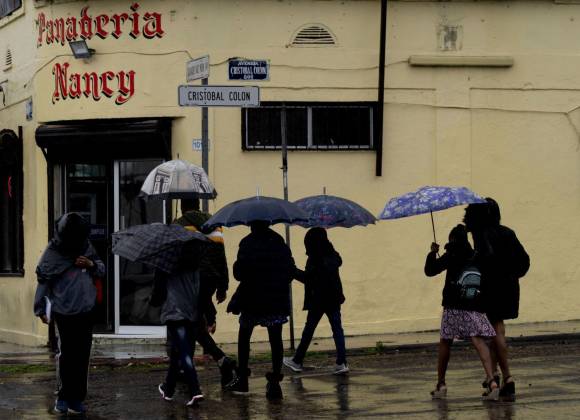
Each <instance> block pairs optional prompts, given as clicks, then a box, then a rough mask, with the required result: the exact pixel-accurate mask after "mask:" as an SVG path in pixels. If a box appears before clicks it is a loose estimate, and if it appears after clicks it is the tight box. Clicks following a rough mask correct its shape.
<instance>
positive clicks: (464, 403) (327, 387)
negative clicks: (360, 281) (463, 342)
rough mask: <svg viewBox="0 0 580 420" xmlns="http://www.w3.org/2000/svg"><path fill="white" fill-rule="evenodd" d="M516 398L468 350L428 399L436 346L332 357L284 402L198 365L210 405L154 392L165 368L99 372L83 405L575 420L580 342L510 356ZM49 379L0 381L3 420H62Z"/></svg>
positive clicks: (216, 414) (162, 414)
mask: <svg viewBox="0 0 580 420" xmlns="http://www.w3.org/2000/svg"><path fill="white" fill-rule="evenodd" d="M512 357H513V370H514V373H515V375H516V381H517V391H518V399H517V401H516V402H514V403H507V402H506V403H501V402H500V403H488V402H482V401H481V400H480V398H479V397H480V395H481V391H482V389H481V385H480V383H481V380H482V379H483V375H482V369H481V367H480V364H479V361H478V360H477V357H476V355H475V354H474V352H473V351H472V350H471V349H470V348H466V347H462V348H457V349H454V353H452V359H451V365H450V371H449V375H448V378H447V384H448V387H449V392H448V398H447V399H446V400H441V401H432V400H431V399H430V397H429V391H430V390H431V389H432V387H433V386H434V384H435V372H434V370H435V362H436V350H435V348H427V349H423V350H415V351H409V352H400V353H393V354H385V355H367V356H357V357H351V358H350V364H351V368H352V372H351V373H350V374H349V375H348V376H333V375H331V374H330V368H331V366H332V363H333V360H332V359H331V358H323V359H316V366H315V367H314V368H311V369H308V370H305V371H304V372H302V373H301V374H291V373H288V372H286V377H285V379H284V381H283V382H282V389H283V392H284V400H283V401H280V402H268V401H267V400H266V399H265V386H266V380H265V378H264V373H265V371H266V370H267V369H268V365H267V364H262V365H258V366H253V372H254V374H253V376H252V377H251V378H250V391H251V392H250V395H248V396H237V395H231V394H228V393H223V392H222V391H221V389H220V387H219V373H218V370H217V369H216V367H215V366H214V365H212V364H207V365H202V366H199V371H200V379H201V385H202V388H203V390H204V393H205V395H206V400H205V401H204V402H203V403H202V404H201V406H200V407H197V408H193V409H191V408H186V407H185V405H184V402H185V399H186V395H185V388H184V387H180V388H178V392H177V394H176V398H175V400H174V401H173V402H172V403H167V402H164V401H162V400H161V399H160V398H159V395H158V394H157V389H156V385H157V384H158V383H159V382H160V381H161V380H162V379H163V376H164V367H163V366H155V367H129V368H119V367H117V368H110V367H100V368H99V369H94V370H93V371H92V372H91V379H90V390H89V398H88V400H87V405H88V406H89V409H90V415H89V416H88V418H91V419H182V418H187V419H214V418H224V419H267V418H270V419H297V418H337V419H347V418H353V419H354V418H356V419H361V418H363V419H364V418H393V419H398V418H403V419H438V420H448V419H449V420H451V419H478V420H479V419H482V420H500V419H501V420H512V419H526V420H527V419H568V418H570V419H572V418H578V417H579V416H580V415H579V413H580V380H579V378H578V372H579V371H580V344H574V343H572V344H570V343H536V344H531V345H528V346H526V347H520V346H518V347H516V348H514V349H512ZM53 390H54V378H53V374H52V373H42V374H20V375H16V376H14V375H12V376H11V375H7V374H0V418H1V419H11V418H29V419H45V418H52V419H54V418H58V417H57V416H55V415H54V414H52V413H51V411H50V409H51V407H52V404H53V401H54V396H53Z"/></svg>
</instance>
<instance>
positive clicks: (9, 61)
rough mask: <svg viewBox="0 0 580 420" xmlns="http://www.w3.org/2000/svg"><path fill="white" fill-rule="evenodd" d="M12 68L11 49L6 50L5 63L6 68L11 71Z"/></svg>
mask: <svg viewBox="0 0 580 420" xmlns="http://www.w3.org/2000/svg"><path fill="white" fill-rule="evenodd" d="M10 67H12V51H10V48H8V49H6V60H5V61H4V68H6V69H9V68H10Z"/></svg>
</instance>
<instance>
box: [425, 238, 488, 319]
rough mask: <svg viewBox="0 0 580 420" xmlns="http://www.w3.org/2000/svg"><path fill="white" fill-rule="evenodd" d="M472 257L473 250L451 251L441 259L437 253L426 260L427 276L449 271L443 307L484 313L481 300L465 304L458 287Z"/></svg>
mask: <svg viewBox="0 0 580 420" xmlns="http://www.w3.org/2000/svg"><path fill="white" fill-rule="evenodd" d="M472 257H473V251H472V250H471V249H464V250H453V249H450V250H447V252H445V253H444V254H443V255H442V256H441V257H437V253H436V252H430V253H429V254H427V259H426V260H425V275H427V276H429V277H433V276H436V275H437V274H440V273H442V272H443V271H445V270H447V272H446V273H445V286H444V287H443V302H442V305H443V307H444V308H447V309H463V310H468V311H478V312H483V311H484V309H483V306H482V302H481V300H479V301H476V302H465V301H464V300H462V299H460V288H459V287H458V286H457V280H459V276H460V275H461V273H462V272H463V270H464V269H465V268H466V267H467V265H468V264H469V263H470V262H471V260H472Z"/></svg>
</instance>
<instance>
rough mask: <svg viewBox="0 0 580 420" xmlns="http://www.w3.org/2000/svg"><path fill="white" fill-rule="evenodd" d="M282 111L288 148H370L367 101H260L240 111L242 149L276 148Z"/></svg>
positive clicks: (372, 110)
mask: <svg viewBox="0 0 580 420" xmlns="http://www.w3.org/2000/svg"><path fill="white" fill-rule="evenodd" d="M283 110H284V112H286V141H287V145H288V148H289V149H304V150H361V149H363V150H365V149H367V150H368V149H372V148H373V135H374V132H375V120H374V118H375V114H376V112H375V104H374V103H369V102H329V103H327V102H310V103H301V102H285V103H281V102H263V103H262V104H261V106H260V107H258V108H244V109H243V110H242V148H243V149H244V150H268V149H280V148H281V145H282V118H281V115H282V112H283Z"/></svg>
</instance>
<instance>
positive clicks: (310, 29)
mask: <svg viewBox="0 0 580 420" xmlns="http://www.w3.org/2000/svg"><path fill="white" fill-rule="evenodd" d="M335 44H336V39H335V37H334V36H333V35H332V33H331V32H330V30H328V29H327V28H326V27H324V26H323V25H309V26H306V27H303V28H302V29H300V30H299V31H298V32H297V33H296V35H295V36H294V39H292V42H291V44H290V45H292V46H316V45H335Z"/></svg>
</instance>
